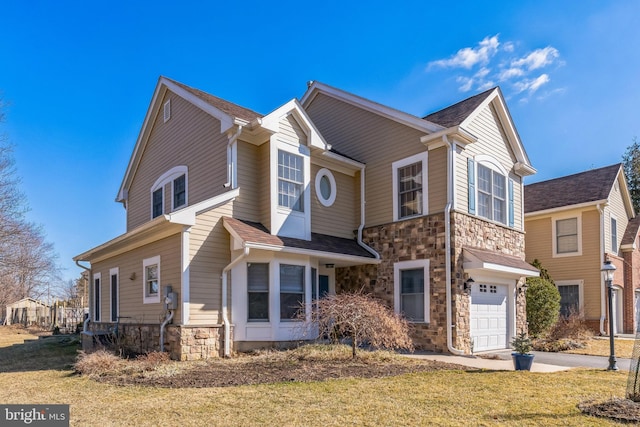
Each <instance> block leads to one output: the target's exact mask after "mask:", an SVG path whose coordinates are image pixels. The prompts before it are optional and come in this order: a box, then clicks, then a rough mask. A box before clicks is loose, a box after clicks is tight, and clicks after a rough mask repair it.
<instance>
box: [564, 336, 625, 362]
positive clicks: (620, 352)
mask: <svg viewBox="0 0 640 427" xmlns="http://www.w3.org/2000/svg"><path fill="white" fill-rule="evenodd" d="M634 344H635V340H632V339H618V338H616V339H614V346H615V350H616V357H622V358H625V359H629V358H631V354H632V353H633V346H634ZM565 353H573V354H588V355H593V356H609V339H608V338H606V337H604V338H593V339H590V340H589V341H587V346H586V347H585V348H576V349H573V350H567V351H565Z"/></svg>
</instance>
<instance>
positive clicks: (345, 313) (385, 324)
mask: <svg viewBox="0 0 640 427" xmlns="http://www.w3.org/2000/svg"><path fill="white" fill-rule="evenodd" d="M303 311H304V310H301V312H300V315H299V316H300V318H301V319H302V318H303V317H304V314H303ZM311 320H312V322H313V323H312V324H313V325H315V326H317V328H318V332H319V335H320V336H327V337H330V338H332V339H333V340H338V339H340V338H342V337H345V338H348V339H349V340H350V341H351V354H352V356H353V357H354V358H355V357H356V350H357V348H358V347H359V346H360V345H362V344H369V345H370V346H372V347H373V348H384V349H390V350H398V349H406V350H409V351H412V350H413V342H412V341H411V338H410V337H409V325H408V323H407V321H406V320H405V319H404V318H402V317H401V316H399V315H398V314H396V313H394V312H393V311H392V310H391V309H390V308H389V307H387V306H386V305H384V303H382V302H381V301H379V300H377V299H375V298H373V297H372V296H371V295H367V294H364V293H362V292H356V293H343V294H338V295H328V296H326V297H325V298H321V299H319V300H316V301H314V302H313V304H312V308H311Z"/></svg>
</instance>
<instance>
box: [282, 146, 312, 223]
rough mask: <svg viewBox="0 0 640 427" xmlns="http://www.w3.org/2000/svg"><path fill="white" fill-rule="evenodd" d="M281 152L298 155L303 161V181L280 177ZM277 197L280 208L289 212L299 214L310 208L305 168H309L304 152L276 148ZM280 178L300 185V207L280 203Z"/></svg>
mask: <svg viewBox="0 0 640 427" xmlns="http://www.w3.org/2000/svg"><path fill="white" fill-rule="evenodd" d="M280 152H282V153H285V154H287V155H289V156H295V157H298V158H299V159H300V162H301V163H302V170H301V172H302V181H301V182H297V181H294V180H291V179H287V178H283V177H280ZM276 156H277V158H276V185H277V187H276V198H277V201H276V203H277V206H278V209H281V210H284V211H287V212H293V213H296V214H299V215H304V214H305V213H306V212H307V210H308V209H309V207H308V206H307V200H306V197H305V192H306V182H307V180H306V176H307V171H306V170H305V169H306V168H307V165H306V164H305V163H306V162H305V158H304V156H303V155H302V154H300V153H294V152H292V151H290V150H285V149H283V148H282V147H278V148H277V150H276ZM280 180H283V181H284V182H287V183H293V184H294V185H296V186H299V187H300V196H299V197H298V203H299V204H300V209H294V208H292V207H289V206H285V205H281V204H280Z"/></svg>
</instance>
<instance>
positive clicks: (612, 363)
mask: <svg viewBox="0 0 640 427" xmlns="http://www.w3.org/2000/svg"><path fill="white" fill-rule="evenodd" d="M601 271H602V274H603V275H604V281H605V283H606V285H607V291H608V294H609V367H608V368H607V370H608V371H617V370H618V365H616V350H615V346H614V340H613V274H614V273H615V271H616V266H615V265H613V264H611V261H605V262H604V265H603V266H602V270H601Z"/></svg>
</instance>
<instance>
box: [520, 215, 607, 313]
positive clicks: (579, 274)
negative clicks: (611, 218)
mask: <svg viewBox="0 0 640 427" xmlns="http://www.w3.org/2000/svg"><path fill="white" fill-rule="evenodd" d="M574 213H575V215H576V216H577V215H580V213H581V215H582V228H581V233H582V255H581V256H569V257H553V254H552V251H553V241H552V239H553V237H552V236H553V234H552V227H553V224H554V220H553V217H551V216H546V217H543V218H535V219H530V218H528V219H527V220H526V222H525V231H526V237H525V252H526V260H527V261H528V262H532V261H533V260H534V259H538V260H539V261H540V262H541V263H542V266H543V267H544V268H546V269H547V270H548V271H549V274H550V276H551V278H552V279H553V280H554V281H564V280H583V281H584V308H585V317H586V318H587V319H591V320H594V319H598V318H599V317H600V293H601V289H600V285H601V277H600V275H601V273H600V267H601V265H600V263H601V260H600V238H599V235H600V213H599V212H598V211H597V210H595V209H591V210H587V211H582V212H580V211H575V212H566V213H565V212H563V217H564V216H565V215H567V216H569V215H573V214H574Z"/></svg>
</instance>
